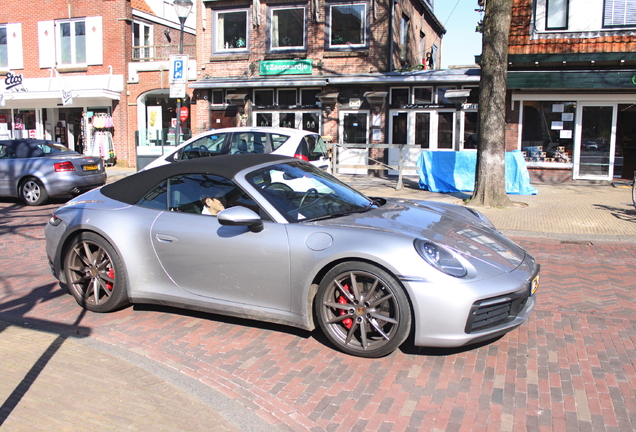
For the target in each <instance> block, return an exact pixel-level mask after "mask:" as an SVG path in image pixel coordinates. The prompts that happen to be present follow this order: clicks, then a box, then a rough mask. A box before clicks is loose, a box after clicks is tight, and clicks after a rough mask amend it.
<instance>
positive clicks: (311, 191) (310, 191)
mask: <svg viewBox="0 0 636 432" xmlns="http://www.w3.org/2000/svg"><path fill="white" fill-rule="evenodd" d="M309 195H318V189H316V188H310V189H307V192H305V194H304V195H303V197H302V198H301V199H300V204H299V205H298V208H302V207H303V204H304V203H305V200H306V199H307V197H308V196H309ZM318 198H320V197H318ZM314 202H316V200H313V201H312V202H311V203H314ZM311 203H310V204H311ZM308 205H309V204H308Z"/></svg>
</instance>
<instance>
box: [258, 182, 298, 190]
mask: <svg viewBox="0 0 636 432" xmlns="http://www.w3.org/2000/svg"><path fill="white" fill-rule="evenodd" d="M263 189H265V190H271V191H281V192H293V191H294V190H293V189H292V188H291V187H289V186H287V185H286V184H285V183H278V182H274V183H270V184H268V185H267V186H265V187H264V188H263Z"/></svg>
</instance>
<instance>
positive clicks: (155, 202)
mask: <svg viewBox="0 0 636 432" xmlns="http://www.w3.org/2000/svg"><path fill="white" fill-rule="evenodd" d="M167 198H168V182H167V181H163V182H161V183H160V184H159V185H157V186H156V187H154V188H153V189H152V190H151V191H150V192H148V193H147V194H146V195H145V196H144V197H143V198H142V199H141V200H139V202H138V203H137V205H138V206H141V207H146V208H151V209H155V210H166V209H167V208H168V200H167Z"/></svg>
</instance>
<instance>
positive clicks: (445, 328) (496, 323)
mask: <svg viewBox="0 0 636 432" xmlns="http://www.w3.org/2000/svg"><path fill="white" fill-rule="evenodd" d="M538 273H539V265H538V264H536V263H535V262H534V260H533V259H532V258H530V257H527V258H526V261H525V262H524V264H522V265H521V266H520V267H519V268H518V269H516V270H514V271H512V272H509V273H504V274H502V275H499V276H497V277H494V278H490V279H486V280H483V281H480V282H477V283H472V284H466V285H455V286H445V287H443V288H441V289H440V288H439V287H437V286H432V285H431V284H428V283H425V282H417V283H410V291H411V292H412V293H413V295H414V296H415V298H414V299H413V300H414V301H413V304H414V309H415V340H414V343H415V345H417V346H434V347H459V346H464V345H470V344H473V343H477V342H482V341H486V340H490V339H494V338H497V337H499V336H501V335H503V334H505V333H507V332H509V331H511V330H513V329H515V328H517V327H519V326H520V325H521V324H523V323H524V322H525V321H526V320H527V319H528V317H529V316H530V314H531V313H532V311H533V310H534V308H535V306H536V302H537V298H536V294H532V293H531V290H532V283H533V280H535V278H536V276H537V275H538Z"/></svg>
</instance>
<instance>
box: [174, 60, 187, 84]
mask: <svg viewBox="0 0 636 432" xmlns="http://www.w3.org/2000/svg"><path fill="white" fill-rule="evenodd" d="M188 61H189V56H188V55H185V54H184V55H171V56H170V71H169V72H170V78H169V83H170V84H187V83H188Z"/></svg>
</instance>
